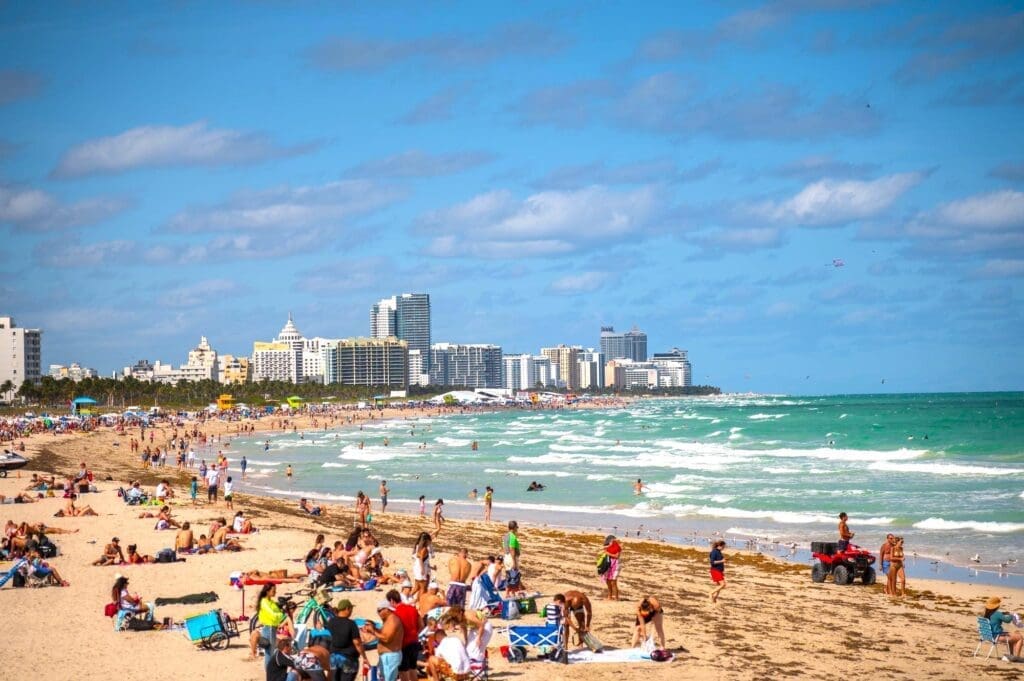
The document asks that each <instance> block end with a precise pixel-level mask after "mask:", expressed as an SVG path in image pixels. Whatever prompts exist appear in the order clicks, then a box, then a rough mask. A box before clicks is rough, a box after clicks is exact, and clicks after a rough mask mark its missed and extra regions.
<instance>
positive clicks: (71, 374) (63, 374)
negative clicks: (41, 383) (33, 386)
mask: <svg viewBox="0 0 1024 681" xmlns="http://www.w3.org/2000/svg"><path fill="white" fill-rule="evenodd" d="M47 373H48V374H49V375H50V378H52V379H54V380H55V381H62V380H64V379H65V378H69V379H71V380H72V381H74V382H75V383H78V382H79V381H81V380H82V379H85V378H96V377H97V376H98V375H99V374H98V372H97V371H96V370H95V369H92V368H90V367H83V366H82V365H81V364H79V363H78V362H72V363H71V364H69V365H67V366H65V365H63V364H51V365H50V369H49V371H48V372H47Z"/></svg>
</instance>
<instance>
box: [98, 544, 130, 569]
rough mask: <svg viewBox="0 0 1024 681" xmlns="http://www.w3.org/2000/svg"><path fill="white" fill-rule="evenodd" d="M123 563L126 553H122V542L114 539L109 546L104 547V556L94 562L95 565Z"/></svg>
mask: <svg viewBox="0 0 1024 681" xmlns="http://www.w3.org/2000/svg"><path fill="white" fill-rule="evenodd" d="M123 562H125V560H124V552H123V551H121V540H120V539H118V538H117V537H114V538H113V539H111V540H110V543H109V544H107V545H106V546H105V547H103V555H102V556H100V557H99V560H95V561H93V565H114V564H116V563H123Z"/></svg>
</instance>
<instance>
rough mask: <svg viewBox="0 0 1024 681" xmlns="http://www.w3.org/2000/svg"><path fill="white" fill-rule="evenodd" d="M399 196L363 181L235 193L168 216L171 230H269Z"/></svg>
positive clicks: (312, 223) (341, 215) (338, 216)
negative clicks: (221, 199) (210, 203)
mask: <svg viewBox="0 0 1024 681" xmlns="http://www.w3.org/2000/svg"><path fill="white" fill-rule="evenodd" d="M400 197H401V193H400V192H399V191H397V190H395V189H393V188H389V187H385V186H382V185H379V184H377V183H374V182H369V181H364V180H347V181H340V182H329V183H327V184H322V185H314V186H304V187H278V188H274V189H268V190H264V191H258V192H243V193H239V194H236V195H235V196H234V197H232V198H231V199H230V200H228V201H226V202H224V203H222V204H219V205H215V206H209V207H200V208H193V209H190V210H186V211H184V212H182V213H179V214H178V215H176V216H174V217H173V218H171V220H170V222H169V223H168V229H170V230H171V231H174V232H230V231H245V230H250V231H254V232H255V231H259V232H263V231H271V230H282V229H293V230H294V229H303V228H309V227H322V226H325V223H327V224H332V223H338V222H341V221H344V220H346V219H349V218H352V217H355V216H358V215H363V214H366V213H369V212H371V211H373V210H376V209H378V208H382V207H384V206H386V205H388V204H390V203H392V202H394V201H396V200H398V199H399V198H400Z"/></svg>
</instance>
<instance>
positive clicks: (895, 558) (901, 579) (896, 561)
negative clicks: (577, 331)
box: [888, 537, 907, 598]
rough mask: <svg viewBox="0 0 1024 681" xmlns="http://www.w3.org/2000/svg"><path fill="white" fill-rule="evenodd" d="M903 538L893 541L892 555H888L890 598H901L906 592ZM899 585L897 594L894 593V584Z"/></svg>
mask: <svg viewBox="0 0 1024 681" xmlns="http://www.w3.org/2000/svg"><path fill="white" fill-rule="evenodd" d="M904 555H905V554H904V552H903V537H896V538H895V539H894V540H893V547H892V554H891V555H890V559H889V560H890V564H889V579H888V587H889V588H888V591H889V595H890V596H897V597H899V598H903V596H905V595H906V591H907V573H906V571H905V569H904V567H903V564H904V562H905V561H904ZM897 583H899V592H897V591H896V584H897Z"/></svg>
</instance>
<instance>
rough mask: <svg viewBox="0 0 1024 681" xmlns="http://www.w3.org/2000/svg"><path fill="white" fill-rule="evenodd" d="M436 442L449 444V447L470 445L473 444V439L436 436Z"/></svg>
mask: <svg viewBox="0 0 1024 681" xmlns="http://www.w3.org/2000/svg"><path fill="white" fill-rule="evenodd" d="M434 442H436V443H437V444H439V445H448V446H449V447H468V446H469V445H471V444H473V441H472V440H460V439H459V438H454V437H444V436H442V437H435V438H434Z"/></svg>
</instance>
